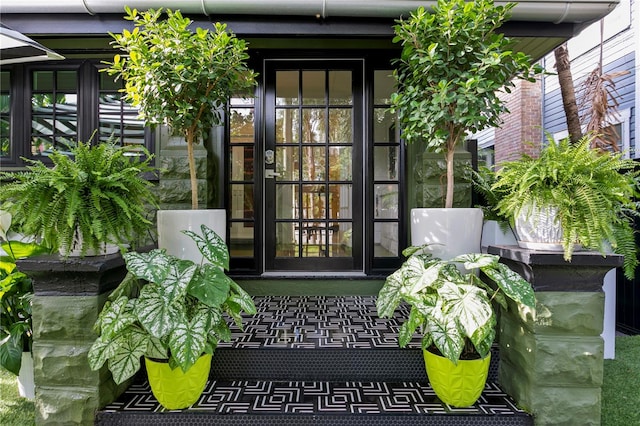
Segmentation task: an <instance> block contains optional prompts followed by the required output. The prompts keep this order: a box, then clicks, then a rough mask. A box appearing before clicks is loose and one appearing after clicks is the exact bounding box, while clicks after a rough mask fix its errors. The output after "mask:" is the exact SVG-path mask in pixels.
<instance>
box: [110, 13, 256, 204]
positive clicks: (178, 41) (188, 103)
mask: <svg viewBox="0 0 640 426" xmlns="http://www.w3.org/2000/svg"><path fill="white" fill-rule="evenodd" d="M125 11H126V13H127V15H126V16H125V19H127V20H130V21H133V22H134V25H135V28H134V29H133V31H129V30H124V31H123V32H122V34H111V36H112V37H113V39H114V40H113V41H112V42H111V44H112V45H113V46H114V47H116V48H118V49H121V50H123V51H124V52H126V53H128V57H126V58H125V57H122V56H120V55H115V57H114V59H113V62H107V64H108V65H109V68H107V69H105V71H106V72H107V73H109V74H110V75H115V76H116V78H122V79H123V80H124V82H125V88H124V91H125V93H126V100H127V101H128V102H130V103H131V104H132V105H133V106H135V107H138V108H139V110H140V117H141V118H142V119H144V120H145V121H146V122H147V123H148V124H151V125H156V124H166V125H168V126H169V127H170V128H171V129H172V130H173V131H174V132H175V133H178V134H182V135H184V137H185V140H186V142H187V156H188V159H189V175H190V178H191V205H192V208H193V209H197V208H198V187H197V180H196V167H195V158H194V155H193V145H194V144H195V143H197V142H198V140H199V139H200V138H202V137H203V136H204V135H206V134H207V132H209V130H210V129H211V127H213V126H219V125H221V124H222V123H223V110H224V109H223V108H224V106H225V105H226V102H227V100H228V99H229V97H230V96H232V95H234V94H238V93H248V92H249V91H250V90H251V89H252V88H253V87H254V85H255V76H256V75H255V73H254V72H253V71H252V70H250V69H249V68H248V66H247V60H248V58H249V55H248V54H247V46H246V43H245V41H244V40H242V39H239V38H237V37H235V35H234V34H232V33H230V32H227V29H226V25H225V24H221V23H216V24H214V30H213V31H209V30H205V29H202V28H196V31H195V32H192V31H191V30H190V29H189V26H190V25H191V24H192V21H191V20H190V19H188V18H184V17H183V16H182V14H181V13H180V11H172V10H170V9H167V10H166V19H161V17H162V16H163V15H162V9H161V8H160V9H157V10H153V9H149V10H148V11H146V12H138V11H137V10H136V9H133V10H132V9H131V8H129V7H125Z"/></svg>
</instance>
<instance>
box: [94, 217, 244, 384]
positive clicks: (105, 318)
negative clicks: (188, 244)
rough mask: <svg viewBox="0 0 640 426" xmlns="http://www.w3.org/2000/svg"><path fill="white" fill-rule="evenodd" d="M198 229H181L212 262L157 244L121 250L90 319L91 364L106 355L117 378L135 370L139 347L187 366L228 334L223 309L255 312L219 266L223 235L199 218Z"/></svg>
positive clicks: (223, 259)
mask: <svg viewBox="0 0 640 426" xmlns="http://www.w3.org/2000/svg"><path fill="white" fill-rule="evenodd" d="M201 230H202V235H198V234H195V233H193V232H191V231H183V232H184V233H185V234H187V235H189V236H190V237H191V238H193V240H194V241H196V244H197V245H198V248H199V249H200V252H201V253H202V255H203V256H204V257H205V259H206V260H208V261H209V262H211V263H206V264H204V265H196V264H195V263H194V262H192V261H190V260H181V259H178V258H177V257H174V256H170V255H168V254H166V252H165V250H158V249H156V250H152V251H150V252H148V253H137V252H129V253H126V254H125V255H124V259H125V262H126V265H127V270H128V271H129V273H128V275H127V277H126V278H125V279H124V280H123V281H122V283H121V284H120V285H119V286H118V288H116V289H115V290H114V292H113V293H112V294H111V295H110V296H109V300H108V301H107V303H106V304H105V306H104V308H103V310H102V312H101V313H100V316H99V318H98V320H97V321H96V324H95V329H96V332H98V333H99V337H98V339H96V341H95V343H94V344H93V346H92V347H91V349H90V351H89V355H88V357H89V365H90V366H91V368H92V369H94V370H97V369H99V368H100V367H102V365H104V363H105V362H107V361H108V365H109V369H110V370H111V373H112V374H113V379H114V380H115V381H116V383H122V382H123V381H125V380H126V379H128V378H129V377H131V376H133V375H134V374H135V373H136V372H137V371H138V369H139V368H140V357H141V356H143V355H144V356H146V357H150V358H156V359H168V361H169V364H170V365H171V366H172V368H175V367H176V366H179V367H180V368H181V369H182V370H183V371H187V370H188V369H189V368H191V366H192V365H193V364H194V363H195V362H196V361H197V360H198V358H199V357H200V356H201V355H202V354H203V353H211V354H212V353H213V351H214V350H215V348H216V347H217V345H218V342H219V341H220V340H222V341H229V340H230V338H231V332H230V330H229V327H228V325H227V322H226V320H225V318H224V314H227V315H229V316H230V317H231V318H233V319H234V320H235V321H236V323H237V324H238V326H240V327H241V326H242V317H241V313H242V311H245V312H246V313H248V314H255V313H256V308H255V306H254V304H253V300H252V299H251V297H250V296H249V295H248V294H247V293H246V292H245V291H244V290H242V288H241V287H240V286H239V285H238V284H236V283H235V282H234V281H233V280H232V279H231V278H229V277H228V276H227V275H226V274H225V273H224V270H225V269H228V265H229V252H228V250H227V247H226V245H225V244H224V241H223V240H222V239H221V238H220V237H219V236H218V235H217V234H216V233H215V232H214V231H212V230H211V229H209V228H207V227H206V226H205V225H202V227H201Z"/></svg>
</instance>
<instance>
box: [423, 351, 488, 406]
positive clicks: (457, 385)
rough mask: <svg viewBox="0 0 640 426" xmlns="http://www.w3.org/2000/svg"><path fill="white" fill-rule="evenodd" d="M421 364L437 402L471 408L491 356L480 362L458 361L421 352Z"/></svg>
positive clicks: (479, 389)
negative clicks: (455, 362) (424, 368)
mask: <svg viewBox="0 0 640 426" xmlns="http://www.w3.org/2000/svg"><path fill="white" fill-rule="evenodd" d="M423 353H424V363H425V366H426V367H427V375H428V376H429V382H430V383H431V387H432V388H433V390H434V391H435V393H436V395H437V396H438V398H440V400H441V401H442V402H444V403H446V404H449V405H451V406H453V407H468V406H470V405H473V404H474V403H475V402H476V401H477V400H478V398H480V394H481V393H482V390H483V389H484V385H485V383H486V382H487V375H488V374H489V362H490V361H491V354H489V355H488V356H487V357H486V358H483V359H473V360H459V361H458V364H454V363H453V362H451V361H450V360H449V359H448V358H445V357H442V356H440V355H436V354H434V353H432V352H429V351H428V350H424V351H423Z"/></svg>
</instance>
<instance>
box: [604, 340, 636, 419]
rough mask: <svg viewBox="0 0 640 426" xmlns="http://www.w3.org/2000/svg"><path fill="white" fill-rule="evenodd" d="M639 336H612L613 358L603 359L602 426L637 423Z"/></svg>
mask: <svg viewBox="0 0 640 426" xmlns="http://www.w3.org/2000/svg"><path fill="white" fill-rule="evenodd" d="M639 405H640V336H625V337H617V338H616V359H606V360H605V361H604V383H603V385H602V426H621V425H640V409H638V406H639Z"/></svg>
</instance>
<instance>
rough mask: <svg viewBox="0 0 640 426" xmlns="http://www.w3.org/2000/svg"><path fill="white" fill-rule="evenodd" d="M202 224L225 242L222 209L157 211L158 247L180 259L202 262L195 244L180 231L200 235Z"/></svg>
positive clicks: (224, 216)
mask: <svg viewBox="0 0 640 426" xmlns="http://www.w3.org/2000/svg"><path fill="white" fill-rule="evenodd" d="M202 224H204V225H207V226H208V227H209V228H211V229H212V230H213V231H214V232H215V233H216V234H218V235H219V236H220V238H222V239H223V240H225V241H226V235H227V212H226V211H225V210H223V209H206V210H205V209H201V210H158V247H159V248H163V249H166V250H167V253H169V254H171V255H173V256H176V257H178V258H180V259H189V260H192V261H194V262H195V263H200V262H202V258H203V257H202V254H201V253H200V250H198V246H197V245H196V243H195V242H194V241H193V240H192V239H191V238H189V237H188V236H186V235H184V234H183V233H182V232H181V231H183V230H190V231H193V232H196V233H198V234H200V226H201V225H202Z"/></svg>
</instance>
